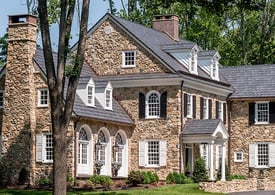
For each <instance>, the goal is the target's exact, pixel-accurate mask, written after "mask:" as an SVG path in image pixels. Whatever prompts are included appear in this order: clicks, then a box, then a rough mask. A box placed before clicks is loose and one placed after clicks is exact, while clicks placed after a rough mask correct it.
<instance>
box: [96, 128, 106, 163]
mask: <svg viewBox="0 0 275 195" xmlns="http://www.w3.org/2000/svg"><path fill="white" fill-rule="evenodd" d="M98 140H99V142H100V144H101V146H100V147H99V148H97V155H96V158H97V160H98V161H100V162H102V163H103V165H105V159H106V145H107V142H106V137H105V135H104V133H103V132H102V131H100V132H99V133H98Z"/></svg>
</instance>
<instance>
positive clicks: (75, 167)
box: [73, 117, 79, 186]
mask: <svg viewBox="0 0 275 195" xmlns="http://www.w3.org/2000/svg"><path fill="white" fill-rule="evenodd" d="M78 122H79V117H77V119H76V120H75V122H74V173H73V174H74V175H73V177H74V186H76V169H77V155H76V144H77V140H76V127H77V123H78Z"/></svg>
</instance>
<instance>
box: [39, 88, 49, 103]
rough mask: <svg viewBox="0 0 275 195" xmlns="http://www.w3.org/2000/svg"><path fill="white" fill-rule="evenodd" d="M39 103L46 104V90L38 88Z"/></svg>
mask: <svg viewBox="0 0 275 195" xmlns="http://www.w3.org/2000/svg"><path fill="white" fill-rule="evenodd" d="M40 105H48V90H47V89H42V90H40Z"/></svg>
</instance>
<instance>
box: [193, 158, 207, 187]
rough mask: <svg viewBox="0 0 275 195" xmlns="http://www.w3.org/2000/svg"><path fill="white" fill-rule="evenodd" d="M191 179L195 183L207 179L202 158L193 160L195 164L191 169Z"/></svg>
mask: <svg viewBox="0 0 275 195" xmlns="http://www.w3.org/2000/svg"><path fill="white" fill-rule="evenodd" d="M193 180H194V181H195V182H196V183H198V182H202V181H207V180H208V175H207V171H206V168H205V161H204V159H202V158H198V159H197V160H196V161H195V166H194V171H193Z"/></svg>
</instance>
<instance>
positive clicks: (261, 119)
mask: <svg viewBox="0 0 275 195" xmlns="http://www.w3.org/2000/svg"><path fill="white" fill-rule="evenodd" d="M255 111H256V123H268V122H269V103H268V102H259V103H256V106H255Z"/></svg>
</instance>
